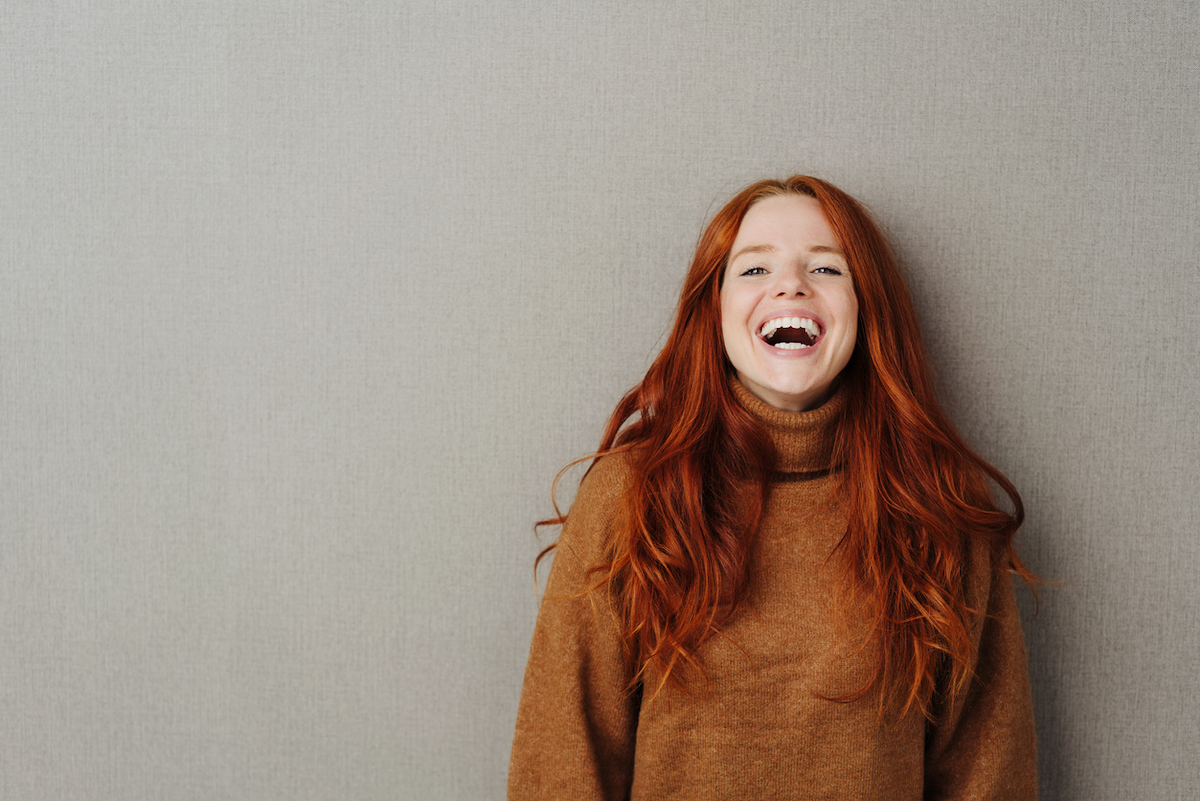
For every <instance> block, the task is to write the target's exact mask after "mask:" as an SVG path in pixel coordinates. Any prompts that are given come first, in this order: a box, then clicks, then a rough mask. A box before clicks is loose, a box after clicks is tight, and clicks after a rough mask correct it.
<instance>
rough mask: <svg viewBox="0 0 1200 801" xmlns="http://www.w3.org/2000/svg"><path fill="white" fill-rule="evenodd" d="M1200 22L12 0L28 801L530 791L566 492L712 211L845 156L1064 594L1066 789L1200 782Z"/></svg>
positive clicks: (13, 786)
mask: <svg viewBox="0 0 1200 801" xmlns="http://www.w3.org/2000/svg"><path fill="white" fill-rule="evenodd" d="M1198 37H1200V6H1198V5H1197V4H1196V3H1195V2H1193V0H1165V1H1164V2H1158V3H1154V4H1144V3H1132V2H1106V3H1092V2H1085V1H1084V0H1073V1H1072V2H1064V3H1051V4H1045V3H1042V2H1033V0H1017V2H1007V3H985V2H966V3H961V2H945V1H943V0H919V1H918V2H911V3H904V4H900V3H882V4H881V3H878V2H874V0H851V1H850V2H844V3H838V4H828V3H823V2H811V1H810V0H802V2H786V3H785V2H778V1H777V0H776V1H774V2H750V3H747V2H738V3H724V2H715V1H711V2H703V3H699V4H697V3H694V2H657V3H652V4H648V3H624V2H613V1H611V0H602V1H601V2H588V3H583V2H578V3H573V4H569V5H568V4H538V3H530V2H504V1H503V0H499V1H497V0H490V1H489V2H482V0H469V1H468V2H433V0H417V1H416V2H411V1H410V2H405V3H393V2H387V1H386V0H371V1H370V2H363V3H347V2H333V1H332V0H331V1H330V2H315V1H313V0H306V1H305V2H286V3H285V2H280V1H279V0H273V1H269V2H254V3H243V2H233V0H213V1H211V2H207V3H203V4H177V3H170V2H166V0H159V1H157V2H156V1H155V0H99V1H98V2H83V1H82V0H76V1H75V2H68V1H65V0H63V1H60V2H53V3H45V2H42V3H38V2H28V1H26V0H18V1H17V2H6V3H4V4H3V5H0V223H2V228H0V270H2V283H0V290H2V291H0V410H2V411H0V796H2V797H4V798H12V799H73V798H80V799H82V798H89V799H91V798H105V799H142V798H144V799H159V798H172V799H187V798H195V799H210V798H214V797H217V798H224V797H228V798H253V799H271V798H280V799H283V798H287V799H318V798H321V799H334V798H338V799H341V798H357V799H368V798H381V799H382V798H405V799H427V798H437V799H483V798H492V799H496V798H501V797H502V795H503V785H504V779H505V771H506V765H507V759H508V751H509V740H510V737H511V727H512V723H513V719H514V717H515V713H516V704H517V698H518V693H519V689H520V682H521V676H522V671H523V666H524V659H525V654H526V650H527V646H528V638H529V635H530V633H531V631H532V625H533V619H534V614H535V610H536V592H535V589H534V586H533V584H532V581H531V578H530V562H531V559H532V557H533V555H534V553H535V552H536V550H537V549H538V543H537V542H536V541H535V539H534V537H533V535H532V534H531V523H532V521H533V520H535V519H537V518H538V517H539V516H544V515H545V514H546V513H547V512H548V510H549V502H548V494H547V493H548V487H549V482H550V479H551V478H552V476H553V474H554V471H555V470H556V469H557V468H558V467H559V466H561V465H562V464H563V463H565V462H566V461H568V460H569V459H571V458H573V457H576V456H579V455H582V454H584V453H586V452H587V451H588V450H589V449H590V448H592V447H594V445H595V444H596V442H597V440H598V436H599V433H600V427H601V424H602V421H603V419H604V418H605V416H606V415H607V414H608V413H609V412H610V411H611V409H612V406H613V405H614V404H615V402H616V400H617V399H618V398H619V396H620V394H621V393H622V392H623V391H624V390H625V389H626V388H627V387H628V386H630V385H631V384H632V383H634V382H635V381H636V380H637V378H638V377H639V376H640V373H641V371H643V370H644V369H645V367H646V365H647V364H648V361H649V359H650V357H651V356H652V355H653V353H654V351H655V349H656V347H657V345H658V343H659V338H660V336H661V335H662V334H663V332H664V330H665V328H666V326H667V323H668V319H669V314H670V310H671V307H672V304H673V302H674V294H675V292H676V290H677V287H678V282H679V280H680V279H681V277H682V275H683V271H684V268H685V266H686V261H687V258H688V255H689V253H690V250H691V247H692V245H693V243H694V241H695V238H696V236H697V235H698V233H699V231H700V228H701V226H702V224H703V221H704V219H705V216H706V214H708V213H710V211H711V210H712V209H713V208H714V204H715V203H719V202H720V201H722V200H724V199H725V198H726V197H727V196H728V195H729V194H730V193H731V192H732V191H734V190H735V189H736V188H738V187H739V186H740V185H742V184H743V183H745V182H748V181H750V180H753V179H755V178H758V177H762V176H763V175H777V176H781V175H786V174H788V173H791V172H796V171H804V172H810V173H813V174H817V175H821V176H823V177H827V178H829V179H831V180H833V181H835V182H836V183H839V184H840V185H842V186H843V187H845V188H846V189H848V190H849V191H851V192H853V193H855V194H857V195H858V196H859V197H861V198H863V199H864V200H865V201H866V202H867V203H868V204H869V205H871V206H872V207H873V208H874V209H875V211H876V212H877V214H878V216H879V217H880V218H881V220H882V221H883V222H884V224H885V225H886V226H887V228H888V229H890V231H891V232H892V234H893V235H894V237H895V240H896V243H897V245H898V249H899V251H900V254H901V256H902V258H903V261H904V264H905V266H906V268H907V270H908V272H909V275H910V277H911V282H912V285H913V289H914V292H915V294H916V296H917V299H918V303H919V307H920V311H921V312H922V314H923V319H924V322H925V325H926V334H927V338H928V342H929V347H930V349H931V351H932V354H933V356H934V359H935V362H936V366H937V368H938V371H939V375H940V376H941V386H942V389H943V392H944V395H945V398H946V401H947V403H948V405H949V407H950V409H951V410H952V412H953V413H954V415H955V417H956V419H957V420H958V421H959V422H960V423H961V426H962V428H963V430H964V433H965V434H966V435H967V437H968V439H969V440H970V441H972V442H973V443H974V444H975V445H976V446H977V447H978V448H979V449H980V451H981V452H982V453H983V454H984V455H985V456H987V457H988V458H990V459H992V460H994V461H995V462H996V463H997V464H998V465H999V466H1000V467H1001V468H1002V469H1004V470H1005V471H1006V472H1007V473H1008V474H1009V475H1010V476H1011V477H1012V478H1013V479H1014V480H1015V482H1016V483H1017V485H1018V486H1019V487H1020V488H1021V489H1022V491H1023V492H1024V494H1025V497H1026V500H1027V503H1028V507H1029V510H1030V516H1029V523H1028V525H1027V527H1026V528H1025V530H1024V532H1023V541H1024V552H1025V553H1026V555H1027V556H1028V560H1029V562H1030V563H1031V564H1032V566H1033V567H1034V568H1035V569H1037V570H1038V571H1040V572H1041V573H1043V574H1044V575H1046V576H1048V577H1050V578H1052V579H1058V580H1062V581H1065V582H1067V583H1066V584H1065V585H1064V586H1062V587H1061V588H1056V589H1050V590H1047V591H1046V592H1045V593H1044V597H1043V602H1042V608H1041V612H1040V614H1039V615H1038V616H1037V617H1036V618H1032V617H1027V619H1026V627H1027V634H1028V638H1029V645H1030V659H1031V669H1032V675H1033V680H1034V688H1035V695H1036V702H1037V712H1038V718H1039V734H1040V738H1041V739H1040V742H1041V749H1042V781H1043V787H1044V795H1045V797H1046V798H1049V799H1079V800H1080V801H1094V800H1095V799H1114V800H1115V799H1126V798H1138V799H1178V798H1184V797H1194V793H1195V792H1196V789H1195V788H1196V787H1197V786H1200V762H1197V761H1196V760H1195V759H1194V756H1195V743H1196V741H1197V740H1198V739H1200V701H1198V700H1197V698H1198V696H1197V693H1196V688H1195V684H1196V664H1197V663H1200V634H1197V629H1198V628H1200V586H1198V585H1197V581H1196V579H1195V576H1196V573H1197V571H1198V570H1200V537H1197V533H1198V529H1200V501H1198V500H1197V498H1196V488H1197V479H1198V477H1200V469H1198V468H1197V459H1198V457H1200V399H1198V392H1200V345H1198V344H1197V343H1198V342H1200V317H1198V316H1197V314H1196V313H1195V311H1194V310H1195V308H1196V307H1197V305H1198V304H1200V270H1198V269H1197V268H1198V266H1200V265H1198V261H1200V224H1198V220H1200V213H1198V212H1200V202H1198V200H1197V199H1198V197H1200V159H1198V158H1197V153H1200V108H1198V106H1200V101H1198V98H1200V57H1198V52H1200V51H1198V50H1197V47H1196V42H1197V40H1198ZM568 494H569V493H568ZM1026 600H1027V599H1026Z"/></svg>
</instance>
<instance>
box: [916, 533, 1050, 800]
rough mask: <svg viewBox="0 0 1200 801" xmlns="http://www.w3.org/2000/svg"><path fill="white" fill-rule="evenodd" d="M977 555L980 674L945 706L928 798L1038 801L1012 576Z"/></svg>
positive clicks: (928, 765)
mask: <svg viewBox="0 0 1200 801" xmlns="http://www.w3.org/2000/svg"><path fill="white" fill-rule="evenodd" d="M979 551H983V553H976V554H975V555H974V556H975V558H974V560H973V562H974V564H973V569H972V579H973V580H972V588H973V591H972V592H971V595H972V597H971V601H972V604H973V605H974V606H975V608H977V609H986V610H987V612H986V615H983V616H981V617H980V618H979V620H978V621H977V622H976V624H975V627H974V629H973V632H972V633H973V634H974V636H975V640H976V648H977V650H976V654H975V665H974V668H975V676H974V678H973V679H972V680H971V683H970V685H969V686H968V688H967V689H966V691H964V692H963V693H962V694H961V695H960V696H959V697H957V698H954V699H952V700H951V701H949V702H948V703H946V704H945V705H943V707H942V709H941V710H940V713H941V715H940V721H941V725H940V726H938V727H936V728H935V729H933V730H931V732H930V737H929V741H928V745H927V748H926V756H925V798H926V799H996V801H1000V800H1001V799H1003V800H1004V801H1034V800H1035V799H1036V798H1037V752H1036V748H1035V743H1034V723H1033V704H1032V701H1031V699H1030V692H1029V669H1028V666H1027V665H1026V662H1025V637H1024V635H1023V634H1022V632H1021V617H1020V614H1019V613H1018V610H1017V601H1016V595H1015V593H1014V592H1013V578H1012V576H1011V575H1009V574H1008V573H1007V572H1005V571H1001V570H997V569H995V568H993V566H992V561H991V558H990V555H989V554H987V553H986V549H985V548H980V549H979Z"/></svg>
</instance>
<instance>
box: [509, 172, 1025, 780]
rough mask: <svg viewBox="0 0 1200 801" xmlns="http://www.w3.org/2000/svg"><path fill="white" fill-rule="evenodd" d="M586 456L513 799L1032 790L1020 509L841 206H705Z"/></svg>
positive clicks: (765, 199) (849, 210)
mask: <svg viewBox="0 0 1200 801" xmlns="http://www.w3.org/2000/svg"><path fill="white" fill-rule="evenodd" d="M598 457H599V458H598V459H597V460H596V461H595V462H594V463H593V465H592V467H591V469H590V470H589V472H588V474H587V476H586V477H585V478H584V480H583V483H582V484H581V486H580V488H579V492H578V495H577V497H576V500H575V502H574V504H573V505H572V507H571V509H570V511H569V513H568V515H567V516H566V517H565V518H563V519H562V520H560V521H558V522H562V523H563V529H562V535H561V537H560V539H559V541H558V543H557V546H556V550H555V556H554V563H553V566H552V568H551V572H550V579H549V583H548V586H547V589H546V595H545V599H544V600H543V602H542V607H541V611H540V613H539V615H538V622H537V628H536V631H535V633H534V638H533V646H532V648H531V651H530V657H529V665H528V668H527V670H526V674H525V685H524V690H523V692H522V695H521V705H520V711H519V714H518V718H517V729H516V737H515V740H514V743H513V752H512V763H511V766H510V770H509V798H510V799H511V800H512V801H517V800H518V799H626V798H633V799H667V798H678V799H689V801H695V800H697V799H725V800H727V799H743V798H744V799H793V798H831V799H832V798H837V799H858V798H862V799H889V800H891V801H908V800H909V799H911V800H912V801H917V800H918V799H934V798H972V799H1006V801H1012V800H1013V799H1032V798H1034V797H1035V796H1036V791H1037V781H1036V775H1035V751H1034V728H1033V714H1032V709H1031V706H1030V693H1029V678H1028V673H1027V668H1026V663H1025V646H1024V640H1023V638H1022V634H1021V626H1020V620H1019V617H1018V613H1017V606H1016V601H1015V599H1014V593H1013V578H1012V576H1013V575H1014V574H1015V575H1017V576H1020V577H1022V578H1024V579H1026V580H1031V579H1032V578H1033V577H1032V575H1031V574H1030V573H1029V572H1028V571H1027V570H1026V569H1025V567H1024V566H1023V565H1022V564H1021V562H1020V561H1019V560H1018V558H1017V556H1016V554H1015V552H1014V551H1013V536H1014V534H1015V533H1016V530H1017V528H1018V526H1019V525H1020V523H1021V519H1022V516H1023V512H1022V507H1021V499H1020V497H1019V496H1018V494H1017V491H1016V489H1015V488H1014V487H1013V485H1012V484H1011V483H1010V482H1009V481H1008V480H1007V479H1006V478H1005V477H1004V476H1003V475H1002V474H1001V473H1000V472H999V471H998V470H996V469H995V468H994V467H992V466H991V465H989V464H988V463H987V462H985V461H984V460H983V459H981V458H980V457H979V456H978V455H976V454H975V453H974V452H972V451H971V449H970V448H968V447H967V445H966V444H965V443H964V442H963V440H962V439H961V437H960V436H959V435H958V434H957V433H956V431H955V430H954V427H953V426H952V425H951V423H950V421H949V419H948V418H947V417H946V415H945V413H944V412H943V411H942V409H941V406H940V405H939V404H938V402H937V399H936V397H935V395H934V391H933V388H932V385H931V382H930V378H929V371H928V367H927V364H926V359H925V355H924V352H923V350H922V347H921V342H920V337H919V334H918V328H917V321H916V317H915V315H914V313H913V309H912V303H911V301H910V299H909V295H908V291H907V289H906V288H905V285H904V282H903V279H902V278H901V276H900V273H899V271H898V269H897V267H896V264H895V261H894V259H893V257H892V255H891V253H890V250H889V248H888V246H887V243H886V241H885V240H884V238H883V236H882V235H881V233H880V232H879V229H878V228H877V227H876V225H875V223H874V222H873V221H872V220H871V218H870V216H869V215H868V214H867V212H866V211H865V210H864V209H863V208H862V206H860V205H859V204H858V203H857V202H856V201H855V200H854V199H853V198H851V197H850V196H848V195H846V194H845V193H844V192H842V191H840V190H839V189H837V188H836V187H834V186H832V185H830V184H828V183H826V182H824V181H820V180H818V179H815V178H809V177H805V176H796V177H793V178H790V179H788V180H787V181H783V182H779V181H761V182H759V183H756V184H753V185H751V186H749V187H747V188H746V189H744V190H743V191H742V192H740V193H739V194H738V195H737V196H736V197H734V198H733V200H731V201H730V202H729V203H728V204H727V205H726V206H725V207H724V208H723V209H721V211H720V212H719V213H718V214H717V215H716V217H715V218H714V219H713V221H712V222H711V223H710V224H709V226H708V228H707V229H706V230H705V232H704V235H703V236H702V237H701V239H700V243H699V246H698V247H697V250H696V255H695V258H694V260H693V262H692V266H691V270H690V271H689V272H688V275H687V278H686V281H685V283H684V287H683V293H682V296H681V297H680V300H679V308H678V311H677V316H676V319H675V324H674V327H673V329H672V331H671V335H670V337H669V339H668V341H667V343H666V346H665V347H664V348H663V351H662V353H661V354H660V355H659V356H658V358H657V359H656V360H655V362H654V364H653V366H651V368H650V370H649V371H648V372H647V374H646V377H645V378H644V379H643V380H642V382H641V383H640V384H638V385H637V386H636V387H634V388H633V390H631V391H630V392H629V393H628V394H627V395H626V396H625V397H624V398H623V399H622V401H621V402H620V404H618V406H617V408H616V411H615V412H614V413H613V415H612V418H611V419H610V420H609V423H608V427H607V430H606V431H605V433H604V436H603V439H602V441H601V444H600V451H599V454H598ZM993 487H994V488H997V489H998V490H999V491H1000V492H1002V493H1003V495H1005V496H1007V502H1008V503H1007V504H1000V503H998V502H997V500H996V498H995V497H994V496H993ZM1006 506H1007V507H1009V508H1011V511H1006V510H1005V507H1006Z"/></svg>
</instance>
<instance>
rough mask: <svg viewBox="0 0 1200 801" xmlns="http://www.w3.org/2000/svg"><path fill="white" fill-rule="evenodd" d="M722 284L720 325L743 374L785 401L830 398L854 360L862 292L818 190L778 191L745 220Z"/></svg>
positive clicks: (770, 399) (784, 404) (768, 396)
mask: <svg viewBox="0 0 1200 801" xmlns="http://www.w3.org/2000/svg"><path fill="white" fill-rule="evenodd" d="M729 254H730V259H729V263H728V265H727V266H726V268H725V279H724V283H723V284H722V286H721V332H722V335H723V337H724V340H725V353H726V355H728V356H729V361H730V362H732V363H733V367H734V369H735V370H736V371H737V376H738V379H739V380H740V381H741V382H742V384H743V385H744V386H745V387H746V389H748V390H750V391H751V392H752V393H754V395H755V396H757V397H758V398H759V399H761V400H763V401H765V402H766V403H769V404H770V405H771V406H774V407H775V408H777V409H783V410H785V411H789V412H802V411H805V410H807V409H812V408H815V407H817V406H819V405H821V403H823V402H824V401H825V399H826V398H827V397H828V396H829V393H830V390H831V389H832V387H833V382H834V380H835V379H836V378H837V377H838V374H839V373H841V372H842V368H844V367H845V366H846V363H847V362H849V361H850V354H851V353H853V352H854V340H855V336H856V333H857V330H858V298H857V297H856V296H855V294H854V281H853V280H852V278H851V275H850V270H849V267H848V265H847V264H846V257H845V255H844V254H843V253H842V250H841V246H840V243H839V242H838V241H837V237H835V236H834V235H833V230H832V229H831V228H830V227H829V221H828V220H826V219H825V214H824V213H823V212H822V211H821V205H820V204H819V203H818V202H817V200H816V199H815V198H811V197H808V196H807V195H794V194H788V195H775V196H772V197H768V198H764V199H763V200H760V201H758V202H757V203H755V204H754V205H753V206H751V207H750V210H749V211H748V212H746V216H745V217H744V218H743V219H742V225H741V227H740V228H738V233H737V238H736V239H734V241H733V247H732V248H731V249H730V251H729Z"/></svg>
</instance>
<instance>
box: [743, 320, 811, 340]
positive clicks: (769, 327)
mask: <svg viewBox="0 0 1200 801" xmlns="http://www.w3.org/2000/svg"><path fill="white" fill-rule="evenodd" d="M780 328H803V329H804V330H805V332H807V333H808V335H809V336H810V337H812V338H813V339H816V338H817V335H818V334H820V333H821V326H819V325H817V322H816V320H810V319H809V318H807V317H776V318H775V319H774V320H767V321H766V322H765V323H763V325H762V328H760V329H759V330H758V335H759V336H760V337H762V338H763V339H766V338H767V337H769V336H771V334H774V333H775V332H776V331H778V330H779V329H780Z"/></svg>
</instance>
